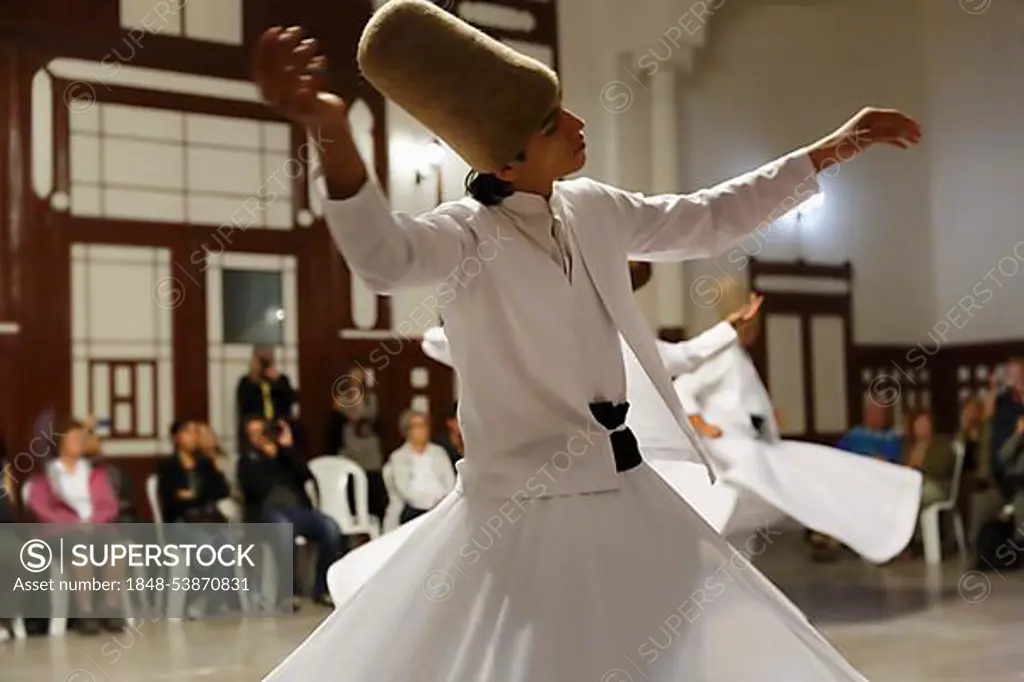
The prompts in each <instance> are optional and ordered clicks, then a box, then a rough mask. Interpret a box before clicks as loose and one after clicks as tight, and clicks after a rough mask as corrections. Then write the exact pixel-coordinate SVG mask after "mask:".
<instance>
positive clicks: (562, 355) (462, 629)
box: [253, 0, 920, 682]
mask: <svg viewBox="0 0 1024 682" xmlns="http://www.w3.org/2000/svg"><path fill="white" fill-rule="evenodd" d="M302 37H303V36H302V32H301V29H298V28H296V29H294V30H284V29H282V28H280V27H273V28H271V29H268V31H266V32H265V33H264V35H263V37H262V38H261V40H260V41H259V45H258V47H257V50H256V53H255V58H254V69H253V71H254V76H255V80H256V81H257V84H258V86H259V88H260V91H261V93H262V95H263V97H264V99H265V100H266V101H267V102H268V103H270V104H271V105H272V106H273V107H274V108H275V110H276V111H277V112H278V113H279V114H280V115H282V116H285V117H287V118H289V119H291V120H293V121H295V122H296V123H300V124H302V125H303V126H305V127H306V128H307V129H311V130H312V131H313V132H314V134H319V133H323V135H322V136H320V137H318V138H317V139H322V140H325V144H324V147H323V149H322V150H321V151H320V157H321V159H320V160H321V163H320V166H319V168H320V171H321V172H322V177H321V178H318V183H317V184H318V187H319V189H320V191H321V192H322V194H323V196H324V199H325V200H324V202H323V206H324V216H325V220H326V222H327V225H328V228H329V230H330V232H331V235H332V237H333V239H334V242H335V244H336V245H337V246H338V248H339V249H340V251H341V253H342V255H343V257H344V259H345V262H346V264H347V265H348V267H349V268H350V269H351V270H352V272H354V273H355V274H356V275H358V276H359V277H360V278H362V279H363V281H364V282H366V283H367V284H368V285H370V287H371V288H372V289H373V290H374V291H376V292H377V293H383V294H391V293H394V292H396V291H399V290H402V289H411V288H417V287H421V286H426V285H434V286H440V285H441V284H449V282H448V278H449V277H451V276H452V274H453V273H455V274H458V273H459V269H460V268H461V267H462V266H463V263H464V262H465V261H466V260H467V259H468V258H470V257H474V258H475V257H477V255H481V257H486V256H483V254H492V255H493V254H494V253H495V250H496V249H498V248H499V247H500V248H501V249H502V251H501V253H500V255H499V256H498V257H494V258H492V259H491V260H490V261H489V262H488V263H487V267H485V268H482V270H481V271H479V272H478V273H477V274H476V276H475V277H474V278H473V279H472V281H470V282H469V283H468V284H466V285H464V286H462V288H460V289H459V290H457V291H456V295H455V297H454V299H452V300H449V301H447V303H446V304H445V306H444V309H443V310H440V311H439V312H440V313H441V314H442V315H443V316H444V320H445V327H446V331H447V333H448V336H449V340H450V342H451V349H452V359H453V362H454V365H455V367H456V368H457V370H458V373H459V378H460V381H461V384H460V388H461V392H462V395H461V398H460V400H459V424H460V427H461V430H462V433H463V436H464V442H465V453H466V454H465V457H464V458H463V459H462V460H460V461H459V463H458V478H457V483H456V488H455V490H453V491H452V492H451V493H450V494H449V496H448V497H446V498H445V499H444V500H442V501H441V502H440V503H439V504H438V505H437V506H435V507H434V508H433V509H431V511H430V512H428V513H427V514H424V515H423V516H421V517H419V518H418V519H416V520H415V521H413V522H411V523H410V524H409V525H410V526H412V525H413V524H415V526H414V527H415V531H414V532H413V533H412V534H411V535H410V536H409V537H407V538H406V541H405V542H404V543H403V544H402V546H401V547H400V548H399V549H398V550H397V551H396V552H395V553H394V555H393V556H391V557H390V559H389V560H387V561H386V562H385V563H384V564H383V565H382V566H380V568H379V570H377V571H376V572H374V573H373V575H372V576H371V577H370V578H369V579H368V580H367V581H366V582H365V583H364V584H363V585H362V586H361V587H360V588H359V589H358V591H357V592H356V593H354V594H353V595H352V596H351V597H350V598H348V599H346V600H344V601H343V603H341V604H338V605H337V607H336V608H335V610H334V612H333V613H331V615H330V616H328V617H327V618H326V619H325V620H324V621H323V622H322V623H321V624H320V625H319V626H318V627H317V628H316V629H315V630H314V631H313V632H312V633H311V634H310V635H309V636H308V637H307V638H306V639H305V640H304V641H303V642H302V643H301V644H300V645H299V646H298V647H297V648H296V649H295V651H293V652H292V653H291V654H290V655H289V656H288V657H287V658H286V659H285V660H284V661H282V662H281V663H280V664H279V665H278V666H277V667H276V668H275V669H274V670H273V671H272V672H270V674H269V675H268V676H267V677H266V678H265V679H266V680H268V682H299V681H302V682H305V681H306V680H309V679H322V678H325V677H327V678H330V679H334V680H346V681H347V682H370V681H371V680H372V681H373V682H399V681H400V680H401V681H404V680H408V679H410V677H415V678H418V679H424V680H446V681H447V682H478V681H480V680H487V682H549V681H551V682H554V681H556V680H557V681H559V682H563V681H571V682H576V681H585V680H604V681H605V682H610V681H611V680H625V679H629V678H630V676H629V673H626V672H625V670H624V669H623V666H632V667H633V668H635V669H636V672H637V673H638V674H642V675H643V677H644V679H646V680H649V682H677V681H678V680H683V679H685V680H688V681H689V682H700V681H704V682H712V681H714V682H747V681H749V680H751V679H759V680H763V681H764V682H829V681H831V682H863V681H864V679H865V678H864V677H863V675H861V674H860V673H858V672H857V670H856V669H855V668H853V666H852V665H850V663H848V662H847V661H846V660H845V659H844V658H843V656H842V655H841V654H840V653H839V652H838V651H837V650H836V649H835V648H834V647H833V646H832V645H831V644H830V643H829V642H828V640H827V639H826V638H825V637H824V636H822V635H821V634H820V633H819V632H818V631H817V630H815V629H814V628H813V627H812V626H811V625H810V624H809V623H808V622H807V620H806V619H803V618H801V617H800V616H799V612H798V611H796V610H795V608H794V607H793V605H792V604H791V603H790V602H788V601H787V600H785V599H784V598H783V597H782V596H781V595H780V593H779V592H778V590H777V589H776V588H775V587H774V585H773V584H772V583H771V582H770V581H769V580H768V579H767V578H765V577H764V576H763V575H762V574H761V573H760V572H758V571H757V570H756V569H754V568H753V567H752V566H750V565H749V563H748V562H746V561H743V560H742V559H740V560H739V561H737V560H736V557H737V552H736V550H735V548H733V547H732V546H730V545H729V544H728V543H727V542H726V541H725V540H724V539H723V538H722V537H721V536H720V535H719V534H718V533H717V532H716V531H715V530H714V529H713V528H712V527H711V526H710V525H709V524H708V523H707V522H706V521H705V520H704V519H703V518H702V517H701V516H700V514H698V513H697V512H695V511H694V510H693V508H692V507H691V506H690V505H689V504H688V503H687V502H686V500H685V499H684V498H682V497H681V496H680V495H679V494H678V493H677V492H676V491H675V490H673V489H672V488H671V486H669V485H667V484H666V483H665V481H664V480H663V479H662V478H661V477H660V476H659V475H657V473H656V472H654V471H653V470H652V469H651V468H650V467H648V466H647V465H646V464H645V462H644V460H643V457H642V455H641V453H640V451H639V447H638V445H637V441H636V438H635V435H634V434H633V432H632V431H631V430H630V429H629V428H628V427H626V425H625V421H626V417H627V414H628V408H629V405H628V403H627V402H626V385H625V372H624V369H623V360H622V353H621V346H620V344H621V341H620V335H621V336H622V337H625V338H626V340H627V342H628V343H629V345H630V347H631V348H632V349H633V351H634V352H635V353H636V355H637V359H638V361H639V362H640V364H641V366H642V367H643V369H644V370H645V372H646V373H647V374H648V376H649V377H650V378H651V380H652V382H654V384H655V385H656V387H657V388H658V393H659V395H660V396H661V398H662V400H664V401H665V402H666V404H667V405H668V407H669V409H670V410H671V412H672V414H673V416H674V417H675V418H676V420H677V422H678V424H679V428H680V429H683V430H684V434H685V435H686V436H688V437H691V436H692V438H693V441H692V445H693V448H694V450H695V451H696V452H697V453H698V455H699V456H700V457H701V459H702V460H703V461H706V462H708V463H709V466H710V457H709V456H708V455H707V454H706V453H704V449H705V448H704V447H703V445H702V444H701V442H700V439H699V438H698V437H697V436H696V435H695V434H693V432H692V430H691V427H690V424H689V423H688V422H687V421H686V417H685V414H684V411H683V409H682V407H681V406H680V404H679V399H678V396H677V395H676V394H675V393H674V392H673V391H672V385H671V380H670V378H669V377H668V374H667V372H666V371H665V369H664V365H663V364H662V363H661V361H660V358H659V355H658V352H657V350H656V345H655V340H654V336H653V334H652V333H651V331H650V329H649V328H648V327H647V326H646V324H645V321H644V320H643V317H642V315H641V314H640V311H639V309H638V307H637V305H636V302H635V300H634V299H633V297H632V293H631V291H630V285H629V271H628V265H627V263H628V261H629V260H630V259H632V260H646V261H673V260H674V261H682V260H692V259H696V258H710V257H715V256H717V255H719V254H721V253H723V252H724V251H725V250H726V249H728V248H731V247H732V246H733V245H735V244H736V243H738V241H740V240H742V239H744V238H746V237H747V236H748V235H749V234H750V233H751V232H752V231H753V230H754V229H755V228H756V227H757V226H758V225H760V224H762V223H763V222H764V221H765V220H767V219H769V217H770V216H772V215H773V214H774V212H775V211H776V209H777V208H778V207H779V206H781V205H786V204H790V203H793V202H795V203H801V202H802V201H803V200H804V199H806V198H809V197H810V196H812V195H813V194H814V193H815V192H817V191H818V190H819V184H818V182H817V176H818V174H819V173H820V172H821V171H822V170H823V169H825V168H829V167H832V166H833V165H835V164H836V163H839V162H840V160H841V161H842V162H846V161H849V160H850V159H852V158H854V157H853V156H852V155H848V156H842V155H841V154H840V153H839V148H840V147H842V148H843V149H844V150H845V149H847V148H850V147H851V142H852V141H853V139H854V136H856V139H857V140H858V141H860V140H867V141H870V143H887V144H892V145H895V146H900V147H906V146H908V145H911V144H914V143H916V142H917V140H918V139H919V136H920V128H919V126H918V125H917V123H916V122H914V121H913V120H912V119H909V118H908V117H906V116H905V115H903V114H901V113H899V112H895V111H886V110H871V109H867V110H864V111H863V112H861V113H860V114H858V115H856V116H855V117H854V118H852V119H850V120H849V121H848V122H847V123H846V124H844V125H843V126H842V127H840V128H839V129H838V130H837V131H836V132H834V133H832V134H830V135H827V136H826V137H824V138H822V139H821V140H820V141H819V142H816V143H813V144H812V145H810V146H809V147H805V148H800V149H798V150H796V151H794V152H792V153H791V154H788V155H786V156H785V157H782V158H781V159H779V160H777V161H775V162H773V163H770V164H767V165H766V166H765V167H763V168H761V169H758V170H755V171H752V172H750V173H747V174H745V175H743V176H741V177H739V178H737V179H735V180H732V181H729V182H725V183H721V184H720V185H719V186H717V187H715V188H712V189H709V190H706V191H701V192H696V193H693V194H669V195H661V196H650V197H648V196H644V195H641V194H637V193H631V192H627V191H624V190H621V189H618V188H615V187H612V186H610V185H606V184H603V183H599V182H596V181H594V180H591V179H587V178H577V179H574V180H568V181H564V180H562V178H566V177H569V176H571V175H573V174H575V173H576V172H577V171H579V170H581V169H582V167H583V165H584V162H585V159H586V142H585V138H584V134H583V130H584V122H583V120H582V119H580V118H579V117H578V116H575V115H574V114H572V113H571V112H569V111H567V110H566V109H565V108H564V107H563V104H562V85H561V83H560V81H559V78H558V76H557V74H555V73H554V72H553V71H551V70H550V69H548V68H547V67H545V66H544V65H543V64H540V63H539V62H537V61H536V60H532V59H531V58H529V57H526V56H525V55H522V54H520V53H517V52H515V51H514V50H512V49H511V48H509V47H508V46H505V45H503V44H501V43H499V42H498V41H496V40H495V39H493V38H491V37H489V36H487V35H486V34H485V33H483V32H482V31H479V30H478V29H474V28H473V27H471V26H469V25H468V24H467V23H466V22H464V21H462V20H461V19H459V18H457V17H455V16H453V15H451V14H448V13H446V12H445V11H444V10H442V9H440V8H438V7H437V6H436V5H433V4H431V3H429V2H424V1H422V0H391V2H388V3H385V4H384V5H383V6H382V7H381V8H380V9H378V10H377V12H376V13H375V14H374V15H373V17H372V18H371V19H370V21H369V22H368V24H367V26H366V27H365V28H364V29H363V33H362V36H361V39H360V43H359V51H358V59H359V66H360V69H361V71H362V72H363V74H364V75H365V76H366V77H367V80H368V81H369V82H370V84H372V85H373V87H375V88H376V89H377V90H379V91H381V92H382V93H383V94H384V95H385V96H387V97H388V98H389V99H391V100H392V101H394V102H395V103H396V104H398V106H400V107H402V108H404V109H405V110H406V111H408V112H409V113H410V114H412V115H413V117H414V118H416V119H417V120H419V121H420V122H421V123H422V124H424V125H425V126H426V127H427V128H428V129H430V130H431V131H432V132H433V133H434V134H436V135H437V136H438V137H439V138H440V139H442V140H444V141H445V142H447V143H448V145H449V146H450V147H451V148H453V149H454V150H455V151H456V152H457V153H458V154H459V155H460V156H462V157H463V159H464V160H465V161H467V165H469V166H470V167H471V168H472V169H473V173H474V175H473V179H472V180H470V182H469V183H468V184H469V191H470V196H469V197H465V198H464V199H461V200H459V201H453V202H448V203H446V204H443V205H442V206H440V207H438V208H437V209H435V210H433V211H430V212H428V213H427V214H424V215H421V216H417V217H413V216H409V215H406V214H402V213H399V212H397V211H393V210H392V209H391V207H390V205H389V204H388V202H387V199H386V198H385V196H384V194H383V192H382V191H381V189H380V188H379V186H377V185H376V184H375V183H374V182H373V181H372V179H371V178H372V177H373V174H372V173H370V172H368V171H367V167H366V165H365V164H364V162H363V160H362V158H361V157H360V155H359V149H358V147H357V146H356V144H355V141H354V139H353V138H352V135H351V131H350V130H349V129H348V121H347V118H346V103H345V101H344V100H343V99H342V98H341V97H338V96H337V95H335V94H333V93H331V92H329V91H328V90H327V88H326V86H327V78H326V74H325V67H326V59H325V58H324V57H323V55H318V54H317V51H318V46H317V44H316V42H315V41H312V40H310V41H305V42H304V41H302ZM864 148H866V145H864V144H861V145H859V146H858V147H857V148H856V153H857V154H859V153H861V151H862V150H863V149H864ZM499 240H501V241H499ZM449 286H450V284H449ZM341 561H345V559H342V560H341ZM665 623H671V626H672V628H673V630H672V633H673V636H672V637H670V638H669V640H670V641H669V642H668V644H661V643H660V642H659V643H658V644H657V645H655V644H653V643H652V638H651V636H652V634H653V633H655V632H656V631H657V630H658V628H659V627H664V626H665ZM676 635H678V636H676ZM738 650H739V651H742V652H743V655H742V656H737V655H736V652H737V651H738ZM638 660H639V661H642V663H643V665H644V667H643V668H640V667H639V664H637V663H636V661H638Z"/></svg>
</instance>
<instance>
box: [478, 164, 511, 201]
mask: <svg viewBox="0 0 1024 682" xmlns="http://www.w3.org/2000/svg"><path fill="white" fill-rule="evenodd" d="M466 191H467V192H469V196H471V197H473V198H474V199H476V200H477V201H479V202H480V203H481V204H483V205H484V206H494V205H496V204H500V203H501V202H502V200H503V199H505V198H507V197H510V196H512V194H513V193H514V192H515V189H513V187H512V183H511V182H506V181H504V180H502V179H501V178H499V177H498V176H496V175H492V174H491V173H478V172H476V171H470V172H469V175H467V176H466Z"/></svg>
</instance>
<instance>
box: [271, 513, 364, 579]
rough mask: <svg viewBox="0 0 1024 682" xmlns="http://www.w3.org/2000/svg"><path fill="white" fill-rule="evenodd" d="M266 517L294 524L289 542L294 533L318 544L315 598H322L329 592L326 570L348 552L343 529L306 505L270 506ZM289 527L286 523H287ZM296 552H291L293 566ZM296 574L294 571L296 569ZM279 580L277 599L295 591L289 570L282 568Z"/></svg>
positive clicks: (329, 518) (276, 521)
mask: <svg viewBox="0 0 1024 682" xmlns="http://www.w3.org/2000/svg"><path fill="white" fill-rule="evenodd" d="M263 520H264V522H266V523H280V524H289V523H290V524H291V525H292V529H291V531H290V532H289V534H288V535H289V541H291V540H293V539H294V538H295V536H297V535H301V536H302V537H304V538H306V540H308V541H309V542H311V543H315V544H316V548H317V560H316V579H315V580H314V582H313V595H312V596H313V599H320V598H321V597H323V596H324V595H325V594H326V593H327V569H328V568H330V567H331V564H333V563H334V562H335V561H337V559H338V558H339V557H340V556H342V555H343V554H344V553H345V549H346V547H345V539H344V537H342V535H341V528H339V527H338V524H337V523H336V522H335V521H334V519H332V518H331V517H329V516H327V515H326V514H323V513H321V512H319V511H317V510H316V509H309V508H306V507H289V508H286V509H271V510H269V511H267V512H265V513H264V515H263ZM285 528H287V526H285ZM294 560H295V555H294V553H293V555H292V561H293V563H292V566H294V565H295V563H294ZM293 573H294V572H293ZM278 575H279V576H281V578H279V581H280V582H278V598H279V599H284V595H286V594H294V593H295V592H296V591H297V590H296V589H295V587H296V585H295V581H294V575H293V581H292V583H293V584H291V585H288V584H287V579H286V573H285V571H283V570H281V571H279V572H278Z"/></svg>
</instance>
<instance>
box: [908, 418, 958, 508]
mask: <svg viewBox="0 0 1024 682" xmlns="http://www.w3.org/2000/svg"><path fill="white" fill-rule="evenodd" d="M903 447H904V450H903V451H904V455H903V457H904V459H903V462H904V464H906V465H907V466H908V467H911V468H913V469H917V470H918V471H920V472H921V473H922V474H923V475H924V481H923V484H922V489H921V507H922V508H925V507H927V506H929V505H931V504H934V503H935V502H941V501H942V500H948V499H949V497H950V495H951V494H952V493H953V491H951V490H950V485H951V484H952V482H953V468H954V466H955V464H956V456H955V455H954V454H953V448H952V446H951V443H950V440H949V438H948V437H946V436H943V435H940V434H936V433H935V432H934V423H933V421H932V415H931V413H930V412H928V411H927V410H914V411H913V412H911V413H910V414H909V415H908V416H907V428H906V436H905V438H904V446H903Z"/></svg>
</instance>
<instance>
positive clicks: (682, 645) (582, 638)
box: [265, 463, 865, 682]
mask: <svg viewBox="0 0 1024 682" xmlns="http://www.w3.org/2000/svg"><path fill="white" fill-rule="evenodd" d="M705 476H706V474H705ZM777 538H778V535H777V532H776V531H772V532H769V531H767V530H765V531H761V532H759V533H758V534H757V535H756V537H754V536H752V537H750V538H748V541H747V542H746V544H745V546H744V545H738V546H737V547H738V549H733V547H732V546H731V545H729V544H728V543H727V542H726V541H725V540H724V539H723V538H722V537H721V536H720V535H719V534H718V533H717V532H716V531H715V529H714V528H713V527H712V526H710V525H709V524H708V523H707V522H706V521H705V520H704V519H703V518H702V517H701V515H699V514H698V513H697V512H695V511H694V509H693V508H692V507H691V506H690V505H689V504H688V503H687V502H686V501H684V500H683V499H682V498H681V497H680V495H679V494H678V493H677V492H676V491H675V490H674V489H673V488H672V487H671V486H670V485H669V484H668V483H666V481H665V480H664V479H663V478H662V477H661V476H660V475H659V474H658V473H657V472H656V471H655V470H654V469H653V468H652V467H650V466H649V465H648V464H646V463H645V464H642V465H641V466H639V467H637V468H635V469H632V470H630V471H628V472H625V473H623V474H621V487H620V489H619V490H616V491H610V492H600V493H589V494H581V495H569V496H561V497H552V498H545V499H540V500H535V501H532V502H529V503H526V504H525V506H524V508H522V509H521V508H520V507H519V506H518V505H517V504H516V503H513V502H510V501H504V503H503V502H502V501H501V500H498V501H495V500H493V499H482V498H477V497H476V496H474V495H473V494H472V491H464V490H463V489H462V485H461V477H460V482H459V485H457V486H456V489H455V490H454V491H453V492H452V493H451V494H450V495H449V496H448V497H447V498H445V500H444V501H443V502H442V503H441V504H440V505H439V506H438V507H436V508H435V509H433V510H432V511H430V512H429V513H427V514H425V515H424V516H421V517H420V518H418V519H416V520H415V521H413V522H411V523H408V524H406V525H404V526H402V527H401V528H399V529H398V530H396V531H393V532H392V533H389V534H388V535H385V536H384V537H382V538H380V539H379V540H377V541H374V542H371V543H369V544H367V545H364V546H363V547H360V548H359V549H357V550H355V551H354V552H351V553H349V554H348V555H347V556H346V557H344V558H343V559H341V560H340V561H339V562H338V563H337V564H335V566H334V567H333V568H332V569H331V572H330V574H329V578H328V581H329V585H330V590H331V594H332V596H333V597H334V599H335V603H336V608H335V610H334V612H333V613H332V614H331V615H330V616H328V618H327V619H326V620H325V621H324V622H323V623H321V624H320V626H319V627H318V628H317V629H316V630H315V631H314V632H313V633H312V634H311V635H310V636H309V637H308V638H307V639H306V640H305V641H304V642H303V643H302V644H301V645H300V646H299V647H298V648H297V649H296V650H295V651H294V652H293V653H292V654H291V655H290V656H289V657H288V658H287V659H285V660H284V661H283V662H282V663H281V664H280V665H279V666H278V667H277V668H276V669H275V670H274V671H273V672H272V673H270V674H269V676H268V677H266V678H265V679H266V680H267V681H268V682H307V680H310V679H313V680H316V679H331V680H334V681H337V682H371V681H372V682H400V681H401V682H407V681H408V680H410V679H416V680H422V681H423V682H484V681H486V682H632V681H635V682H641V681H644V682H680V681H681V680H686V682H750V680H758V681H759V682H830V681H838V680H843V681H852V680H857V681H863V680H864V679H865V678H864V677H862V676H861V675H860V674H858V673H857V671H856V670H854V669H853V668H852V667H851V666H850V665H849V664H848V663H847V662H846V661H845V660H844V659H843V657H842V656H841V655H840V654H839V653H838V652H837V651H836V650H835V649H834V648H833V647H832V646H831V645H830V644H829V643H828V642H827V641H826V640H825V639H824V638H823V637H822V636H821V635H820V634H819V633H818V632H816V631H815V630H814V628H813V627H812V626H811V625H810V624H809V623H808V621H807V620H806V619H805V618H804V616H803V615H802V614H801V613H800V612H799V610H797V609H796V607H795V606H794V605H793V604H792V603H791V602H790V601H789V600H787V599H786V598H785V597H784V596H783V595H782V594H781V593H780V592H779V590H778V589H777V588H776V587H775V586H774V585H773V584H772V583H770V582H769V581H768V580H767V579H766V578H764V577H763V576H762V575H761V574H760V573H759V572H758V571H757V570H755V569H754V568H753V567H752V566H751V564H750V563H749V561H748V559H747V557H748V556H749V555H750V554H758V553H761V552H763V551H764V549H765V547H766V546H767V545H768V544H770V543H772V542H774V541H776V540H777Z"/></svg>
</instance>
